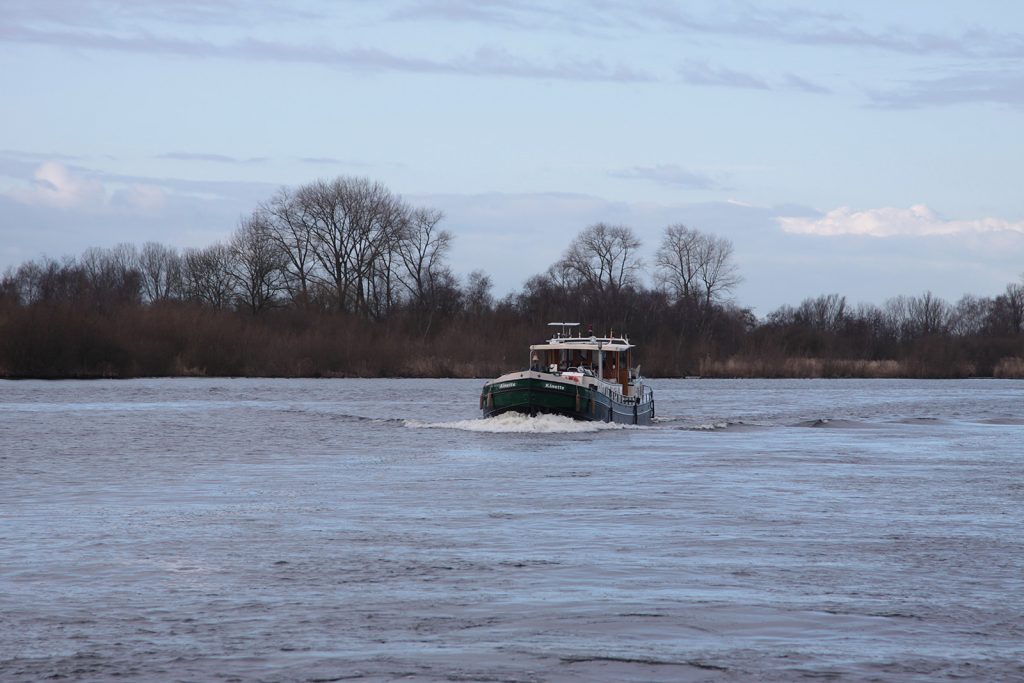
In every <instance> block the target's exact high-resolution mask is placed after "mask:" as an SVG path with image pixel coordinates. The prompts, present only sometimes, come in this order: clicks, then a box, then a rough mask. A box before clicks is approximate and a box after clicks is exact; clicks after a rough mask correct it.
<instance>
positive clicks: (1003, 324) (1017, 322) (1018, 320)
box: [989, 282, 1024, 334]
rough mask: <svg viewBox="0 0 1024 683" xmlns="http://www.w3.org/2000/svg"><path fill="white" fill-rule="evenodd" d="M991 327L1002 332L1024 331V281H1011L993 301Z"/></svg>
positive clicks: (990, 318) (1015, 332)
mask: <svg viewBox="0 0 1024 683" xmlns="http://www.w3.org/2000/svg"><path fill="white" fill-rule="evenodd" d="M989 320H990V327H992V329H994V330H997V331H999V332H1002V333H1004V334H1005V333H1009V334H1018V333H1020V332H1024V282H1011V283H1010V284H1008V285H1006V291H1005V292H1003V293H1002V294H1000V295H999V296H997V297H996V298H995V300H994V301H993V302H992V308H991V311H990V315H989Z"/></svg>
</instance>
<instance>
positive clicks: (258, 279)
mask: <svg viewBox="0 0 1024 683" xmlns="http://www.w3.org/2000/svg"><path fill="white" fill-rule="evenodd" d="M228 248H229V249H230V251H231V259H230V261H229V262H228V275H229V277H230V278H231V280H232V281H233V283H234V288H235V291H236V292H238V296H239V299H240V302H241V304H242V305H244V306H245V307H246V308H247V309H249V312H250V313H252V314H253V315H255V314H257V313H260V312H262V311H264V310H266V309H267V308H270V307H271V306H273V305H274V304H275V302H276V300H277V297H278V295H279V294H280V293H281V291H282V290H283V289H284V283H285V260H286V259H287V257H286V256H285V253H284V250H283V249H282V248H281V247H280V244H279V243H278V242H277V241H276V240H275V239H274V237H273V234H272V231H271V228H270V226H269V224H268V223H267V221H266V220H265V216H264V214H262V213H261V212H260V211H255V212H253V213H252V214H251V215H250V216H248V217H246V218H243V219H242V221H241V223H240V224H239V226H238V229H237V230H236V231H235V233H234V235H232V237H231V241H230V242H229V243H228Z"/></svg>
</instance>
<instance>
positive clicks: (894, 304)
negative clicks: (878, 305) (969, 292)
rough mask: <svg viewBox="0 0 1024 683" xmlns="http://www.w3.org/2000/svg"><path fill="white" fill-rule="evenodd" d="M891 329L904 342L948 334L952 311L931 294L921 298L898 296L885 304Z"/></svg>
mask: <svg viewBox="0 0 1024 683" xmlns="http://www.w3.org/2000/svg"><path fill="white" fill-rule="evenodd" d="M885 314H886V318H887V319H888V323H889V325H890V327H891V328H892V329H893V331H894V332H896V334H898V335H899V337H900V338H902V339H903V340H904V341H908V340H913V339H917V338H918V337H923V336H928V335H932V334H940V333H944V332H946V330H947V329H948V326H949V321H950V318H951V314H952V309H951V307H950V305H949V304H948V303H946V301H945V300H943V299H941V298H940V297H937V296H935V295H934V294H932V293H931V292H925V293H924V294H922V295H921V296H919V297H917V296H903V295H901V296H897V297H893V298H892V299H889V300H888V301H886V302H885Z"/></svg>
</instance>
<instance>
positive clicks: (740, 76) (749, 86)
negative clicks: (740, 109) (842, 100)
mask: <svg viewBox="0 0 1024 683" xmlns="http://www.w3.org/2000/svg"><path fill="white" fill-rule="evenodd" d="M678 73H679V76H680V78H682V80H683V82H685V83H689V84H690V85H708V86H717V87H724V88H740V89H745V90H796V91H799V92H804V93H810V94H813V95H827V94H831V92H832V91H831V90H830V89H829V88H826V87H825V86H823V85H818V84H817V83H813V82H811V81H809V80H807V79H805V78H801V77H800V76H797V75H795V74H786V75H785V76H783V78H782V79H781V80H777V81H769V80H767V79H765V78H762V77H760V76H755V75H753V74H749V73H745V72H743V71H735V70H733V69H729V68H726V67H722V66H715V65H713V64H710V63H709V62H707V61H705V60H688V61H686V62H685V63H683V64H682V65H681V66H680V67H679V69H678Z"/></svg>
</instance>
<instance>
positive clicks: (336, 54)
mask: <svg viewBox="0 0 1024 683" xmlns="http://www.w3.org/2000/svg"><path fill="white" fill-rule="evenodd" d="M0 41H7V42H18V43H27V44H43V45H52V46H56V47H68V48H80V49H88V50H103V51H110V52H126V53H135V54H149V55H174V56H179V57H192V58H221V59H240V60H261V61H268V62H280V63H300V64H314V65H319V66H324V67H333V68H345V69H352V70H357V71H370V72H400V73H415V74H435V75H456V76H498V77H507V78H524V79H542V80H559V81H583V82H601V81H605V82H609V81H610V82H621V83H642V82H648V81H652V80H653V77H652V76H650V75H649V74H646V73H644V72H642V71H640V70H637V69H633V68H631V67H628V66H625V65H608V64H605V63H604V61H602V60H601V59H596V58H595V59H562V60H559V61H555V62H552V63H539V62H533V61H530V60H527V59H524V58H522V57H519V56H517V55H515V54H513V53H511V52H509V51H507V50H503V49H500V48H495V47H482V48H479V49H477V50H475V51H474V52H471V53H468V54H464V55H462V56H458V57H451V58H448V59H428V58H423V57H411V56H404V55H399V54H395V53H392V52H388V51H386V50H382V49H379V48H363V47H350V48H337V47H333V46H330V45H315V44H302V45H298V44H292V43H283V42H275V41H268V40H258V39H254V38H244V39H241V40H236V41H234V42H224V43H217V42H213V41H208V40H197V39H192V38H175V37H167V36H162V35H157V34H153V33H149V32H145V31H143V32H136V33H134V34H127V35H115V34H112V33H109V32H100V31H92V30H58V31H53V30H41V29H36V28H32V27H29V26H24V25H12V24H0Z"/></svg>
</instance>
